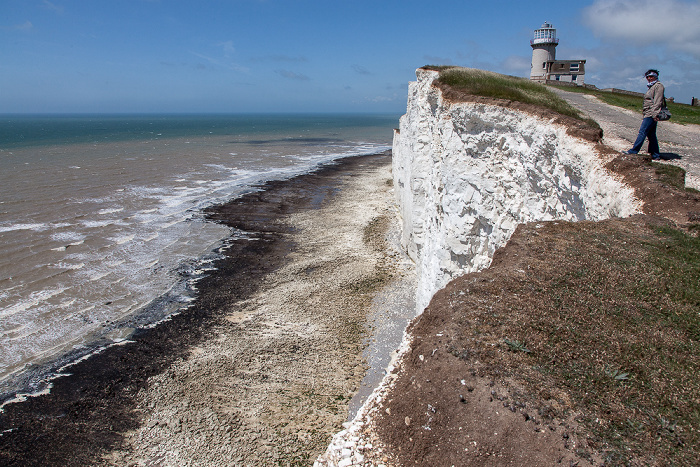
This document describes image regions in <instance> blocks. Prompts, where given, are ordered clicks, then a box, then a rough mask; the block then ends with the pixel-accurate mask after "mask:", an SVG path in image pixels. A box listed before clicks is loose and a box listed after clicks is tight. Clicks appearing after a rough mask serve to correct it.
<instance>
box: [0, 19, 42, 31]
mask: <svg viewBox="0 0 700 467" xmlns="http://www.w3.org/2000/svg"><path fill="white" fill-rule="evenodd" d="M33 28H34V25H33V24H32V22H31V21H25V22H24V23H22V24H15V25H14V26H0V31H31V30H32V29H33Z"/></svg>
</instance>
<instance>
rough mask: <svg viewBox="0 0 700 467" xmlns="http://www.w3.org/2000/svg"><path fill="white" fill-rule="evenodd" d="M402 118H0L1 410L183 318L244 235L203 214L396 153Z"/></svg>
mask: <svg viewBox="0 0 700 467" xmlns="http://www.w3.org/2000/svg"><path fill="white" fill-rule="evenodd" d="M398 118H399V116H398V115H376V114H374V115H357V114H352V115H340V114H338V115H297V114H284V115H261V114H254V115H0V402H2V401H7V400H9V399H10V397H14V398H15V399H14V400H16V398H17V397H18V396H17V393H18V391H19V392H20V396H19V397H20V398H21V397H23V396H21V392H22V391H25V392H27V391H28V392H30V393H31V392H32V391H45V390H46V388H47V385H49V384H50V383H49V382H47V381H48V380H49V379H50V378H49V376H47V375H54V376H55V375H56V374H61V371H63V370H62V368H63V367H65V366H66V365H70V362H71V361H75V360H76V359H81V358H87V357H88V356H89V355H90V354H91V353H92V352H96V351H99V349H103V348H105V347H106V346H109V345H119V344H120V343H123V342H126V341H128V338H129V335H130V333H132V332H133V327H134V326H154V325H157V323H158V322H159V321H161V320H163V319H168V316H171V315H172V314H173V313H178V312H179V311H180V310H182V309H183V308H185V307H187V306H188V304H190V303H191V302H192V301H193V300H194V299H195V298H196V294H197V288H196V284H197V281H198V280H200V279H201V278H202V277H204V275H206V273H207V272H208V271H210V270H211V269H212V268H213V264H214V262H215V261H216V260H217V259H218V258H220V257H221V254H220V252H221V250H222V248H225V246H226V241H227V239H230V238H235V237H236V236H245V232H233V231H232V230H231V229H230V228H228V227H226V226H223V225H221V224H217V223H214V222H211V221H208V220H207V219H206V218H205V216H204V215H203V210H204V209H205V208H207V207H210V206H214V205H217V204H221V203H224V202H227V201H230V200H232V199H235V198H237V197H239V196H241V195H243V194H246V193H249V192H251V191H253V190H258V189H260V184H261V183H263V182H265V181H269V180H284V179H289V178H291V177H294V176H296V175H300V174H304V173H308V172H310V171H313V170H314V169H317V168H319V167H320V166H322V165H324V164H331V163H333V161H336V160H338V159H342V158H345V157H350V156H356V155H364V154H375V153H380V152H383V151H385V150H387V149H390V148H391V143H392V138H393V131H392V130H393V128H395V127H397V126H398ZM124 322H130V323H137V324H133V325H131V326H124V325H123V323H124ZM97 343H99V345H98V344H97ZM42 368H44V369H46V368H49V369H50V371H49V372H48V373H47V372H46V371H43V372H42V371H40V370H41V369H42Z"/></svg>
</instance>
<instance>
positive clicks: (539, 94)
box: [423, 65, 602, 139]
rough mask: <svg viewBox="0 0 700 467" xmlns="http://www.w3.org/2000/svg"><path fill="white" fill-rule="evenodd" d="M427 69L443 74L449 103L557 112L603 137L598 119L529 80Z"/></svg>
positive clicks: (440, 80) (440, 81) (462, 70)
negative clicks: (477, 100) (475, 102)
mask: <svg viewBox="0 0 700 467" xmlns="http://www.w3.org/2000/svg"><path fill="white" fill-rule="evenodd" d="M423 68H424V69H427V70H434V71H438V72H439V73H440V77H439V78H438V79H437V81H436V84H437V86H438V87H440V88H441V89H442V91H443V94H444V95H445V96H446V97H447V98H448V99H449V100H452V101H471V100H475V98H481V99H487V100H492V101H493V102H494V103H495V104H497V105H504V104H508V105H515V106H516V107H520V108H521V109H524V110H528V111H530V112H534V113H537V114H550V113H554V114H557V115H559V116H562V117H565V118H568V119H571V120H574V121H576V122H578V123H579V125H577V126H578V130H581V128H582V127H581V124H582V125H584V126H586V127H589V128H590V129H592V130H593V133H595V134H600V135H601V136H602V132H601V129H600V126H599V125H598V123H597V122H596V121H595V120H592V119H590V118H586V117H584V116H583V114H582V113H581V112H580V111H579V110H577V109H576V108H574V107H572V106H571V105H570V104H569V103H568V102H566V101H565V100H564V99H562V98H561V97H559V96H557V95H556V94H555V93H554V92H552V91H551V90H550V89H547V87H546V86H543V85H542V84H539V83H535V82H533V81H530V80H529V79H525V78H517V77H515V76H507V75H501V74H499V73H494V72H491V71H486V70H477V69H474V68H462V67H453V66H449V67H445V66H432V65H429V66H425V67H423ZM584 133H585V132H584ZM584 137H585V136H584ZM588 139H591V138H588Z"/></svg>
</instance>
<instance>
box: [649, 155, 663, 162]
mask: <svg viewBox="0 0 700 467" xmlns="http://www.w3.org/2000/svg"><path fill="white" fill-rule="evenodd" d="M659 159H661V154H652V155H651V160H653V161H658V160H659Z"/></svg>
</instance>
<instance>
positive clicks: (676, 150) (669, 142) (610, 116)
mask: <svg viewBox="0 0 700 467" xmlns="http://www.w3.org/2000/svg"><path fill="white" fill-rule="evenodd" d="M550 89H551V90H552V91H554V92H555V93H557V94H558V95H559V96H561V97H562V98H563V99H565V100H566V101H567V102H568V103H570V104H571V105H573V106H574V107H576V108H577V109H579V110H581V111H582V112H584V113H585V114H586V115H588V116H589V117H591V118H592V119H594V120H595V121H597V122H598V123H599V124H600V126H601V128H603V142H604V143H605V144H607V145H608V146H610V147H612V148H614V149H617V150H619V151H624V150H627V149H629V148H630V147H631V146H632V143H633V142H634V140H635V139H636V138H637V132H638V131H639V124H640V123H641V119H642V118H641V115H640V114H638V113H636V112H633V111H631V110H627V109H623V108H620V107H615V106H612V105H609V104H606V103H604V102H602V101H601V100H599V99H597V98H596V97H595V96H592V95H589V94H582V93H578V92H568V91H564V90H562V89H559V88H555V87H551V88H550ZM657 136H658V138H659V146H660V147H661V157H662V161H661V162H665V163H670V164H673V165H677V166H679V167H682V168H683V169H685V170H686V172H687V175H686V185H688V186H689V187H691V188H695V189H700V126H698V125H679V124H677V123H673V119H671V120H670V121H668V122H660V123H659V126H658V130H657Z"/></svg>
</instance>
